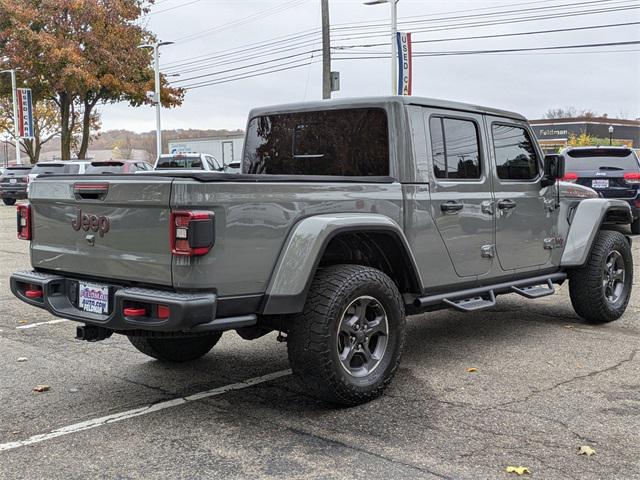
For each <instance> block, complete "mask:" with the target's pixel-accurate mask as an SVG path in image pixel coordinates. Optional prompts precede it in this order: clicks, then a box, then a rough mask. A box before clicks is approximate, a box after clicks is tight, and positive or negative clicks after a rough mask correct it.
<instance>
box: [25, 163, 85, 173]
mask: <svg viewBox="0 0 640 480" xmlns="http://www.w3.org/2000/svg"><path fill="white" fill-rule="evenodd" d="M79 171H80V165H78V164H77V163H43V164H36V165H35V166H34V167H33V168H32V169H31V172H30V173H33V174H38V175H40V174H43V173H55V174H64V173H78V172H79Z"/></svg>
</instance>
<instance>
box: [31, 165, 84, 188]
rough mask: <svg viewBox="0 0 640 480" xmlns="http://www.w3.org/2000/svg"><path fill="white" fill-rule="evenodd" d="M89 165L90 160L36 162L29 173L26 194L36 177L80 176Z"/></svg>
mask: <svg viewBox="0 0 640 480" xmlns="http://www.w3.org/2000/svg"><path fill="white" fill-rule="evenodd" d="M90 164H91V161H90V160H65V161H62V160H56V161H45V162H38V163H36V164H35V165H34V166H33V168H32V169H31V172H29V184H28V185H27V193H29V190H30V188H31V187H30V185H31V182H33V181H34V180H35V179H36V177H38V175H43V174H47V175H74V174H77V175H82V174H84V173H85V170H86V169H87V166H89V165H90Z"/></svg>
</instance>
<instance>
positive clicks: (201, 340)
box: [128, 333, 222, 363]
mask: <svg viewBox="0 0 640 480" xmlns="http://www.w3.org/2000/svg"><path fill="white" fill-rule="evenodd" d="M221 336H222V333H216V334H213V335H203V336H198V337H178V338H170V337H169V338H162V337H139V336H129V337H128V338H129V341H130V342H131V345H133V346H134V347H136V349H138V350H139V351H140V352H142V353H144V354H145V355H148V356H149V357H152V358H155V359H157V360H160V361H162V362H175V363H181V362H190V361H192V360H196V359H198V358H200V357H203V356H204V355H206V354H207V353H209V350H211V349H212V348H213V347H214V345H215V344H216V343H218V340H220V337H221Z"/></svg>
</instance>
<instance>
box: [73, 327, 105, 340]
mask: <svg viewBox="0 0 640 480" xmlns="http://www.w3.org/2000/svg"><path fill="white" fill-rule="evenodd" d="M112 334H113V331H112V330H109V329H108V328H102V327H96V326H94V325H82V326H80V327H77V328H76V340H86V341H87V342H99V341H100V340H106V339H107V338H109V337H110V336H111V335H112Z"/></svg>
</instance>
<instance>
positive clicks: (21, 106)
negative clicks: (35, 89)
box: [18, 88, 35, 138]
mask: <svg viewBox="0 0 640 480" xmlns="http://www.w3.org/2000/svg"><path fill="white" fill-rule="evenodd" d="M18 133H19V135H20V137H21V138H33V137H34V136H35V135H34V131H33V103H32V101H31V89H30V88H19V89H18Z"/></svg>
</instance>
